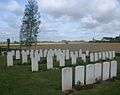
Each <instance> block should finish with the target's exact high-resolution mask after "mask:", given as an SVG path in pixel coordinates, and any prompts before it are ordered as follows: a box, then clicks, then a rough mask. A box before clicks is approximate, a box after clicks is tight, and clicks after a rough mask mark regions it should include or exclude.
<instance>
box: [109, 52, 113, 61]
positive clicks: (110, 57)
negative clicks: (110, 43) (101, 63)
mask: <svg viewBox="0 0 120 95" xmlns="http://www.w3.org/2000/svg"><path fill="white" fill-rule="evenodd" d="M109 59H112V51H109Z"/></svg>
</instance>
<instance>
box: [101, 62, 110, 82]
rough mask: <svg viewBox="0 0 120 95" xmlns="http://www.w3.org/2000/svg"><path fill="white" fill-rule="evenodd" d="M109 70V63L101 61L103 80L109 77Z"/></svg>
mask: <svg viewBox="0 0 120 95" xmlns="http://www.w3.org/2000/svg"><path fill="white" fill-rule="evenodd" d="M109 71H110V63H109V62H103V72H102V78H103V80H107V79H109Z"/></svg>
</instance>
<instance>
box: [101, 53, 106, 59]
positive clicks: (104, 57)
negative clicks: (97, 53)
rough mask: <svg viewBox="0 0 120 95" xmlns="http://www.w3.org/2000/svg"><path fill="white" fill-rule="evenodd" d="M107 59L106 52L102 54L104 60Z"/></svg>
mask: <svg viewBox="0 0 120 95" xmlns="http://www.w3.org/2000/svg"><path fill="white" fill-rule="evenodd" d="M105 59H106V55H105V52H102V60H105Z"/></svg>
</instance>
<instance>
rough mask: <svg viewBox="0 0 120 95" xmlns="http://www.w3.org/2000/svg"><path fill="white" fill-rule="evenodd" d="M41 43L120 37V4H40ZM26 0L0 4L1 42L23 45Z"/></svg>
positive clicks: (93, 0) (55, 0)
mask: <svg viewBox="0 0 120 95" xmlns="http://www.w3.org/2000/svg"><path fill="white" fill-rule="evenodd" d="M36 1H37V2H38V6H39V11H40V13H41V21H42V24H41V25H40V33H39V34H38V39H39V40H40V41H44V40H46V41H49V40H52V41H59V40H91V39H92V38H93V37H94V38H96V39H101V38H102V37H103V36H108V37H115V36H117V35H119V34H120V0H36ZM26 3H27V2H26V0H0V41H6V39H7V38H10V39H11V40H13V41H15V40H16V41H19V31H20V25H21V19H22V17H23V15H24V14H23V12H24V9H25V4H26Z"/></svg>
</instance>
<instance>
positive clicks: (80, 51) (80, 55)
mask: <svg viewBox="0 0 120 95" xmlns="http://www.w3.org/2000/svg"><path fill="white" fill-rule="evenodd" d="M79 57H82V49H80V50H79Z"/></svg>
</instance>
